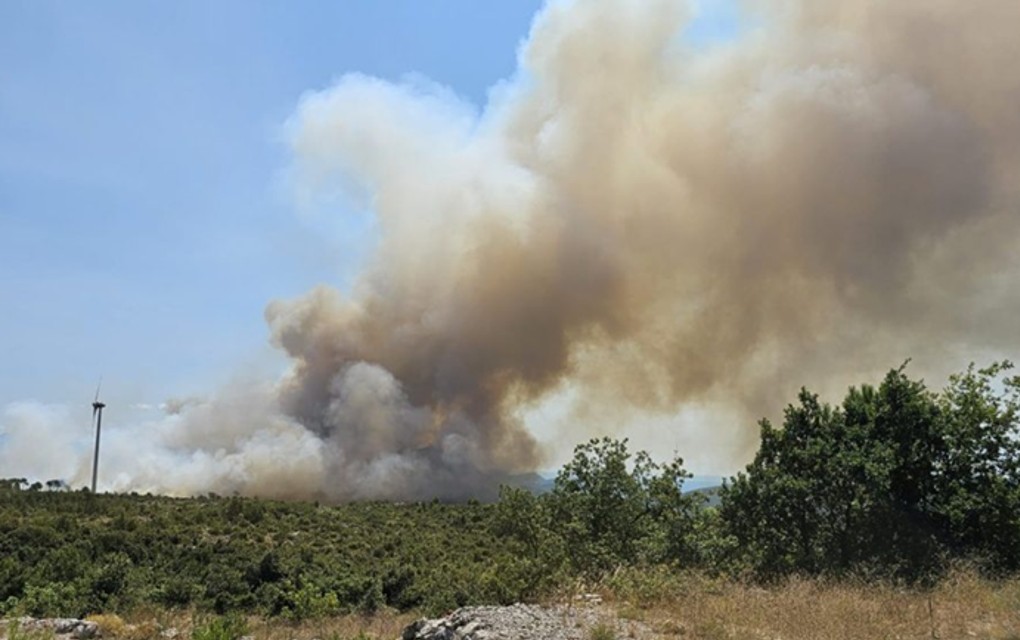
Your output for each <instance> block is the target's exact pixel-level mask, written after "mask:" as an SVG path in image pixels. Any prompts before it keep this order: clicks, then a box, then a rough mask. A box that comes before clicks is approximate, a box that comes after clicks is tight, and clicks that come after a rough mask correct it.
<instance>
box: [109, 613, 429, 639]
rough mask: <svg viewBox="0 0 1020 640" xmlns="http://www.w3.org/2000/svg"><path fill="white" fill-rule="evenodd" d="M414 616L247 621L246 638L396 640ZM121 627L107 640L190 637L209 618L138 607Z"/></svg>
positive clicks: (355, 616)
mask: <svg viewBox="0 0 1020 640" xmlns="http://www.w3.org/2000/svg"><path fill="white" fill-rule="evenodd" d="M416 617H417V616H416V615H414V614H411V613H407V614H402V613H397V612H394V611H383V612H380V613H377V614H376V615H373V616H361V615H347V616H335V617H332V618H323V619H321V620H306V621H303V622H289V621H287V620H284V619H281V618H275V619H266V618H260V617H255V616H252V617H249V618H247V625H248V635H251V636H254V637H255V638H256V639H257V640H311V639H312V638H317V639H320V640H355V639H357V640H362V639H372V640H374V639H376V638H379V639H385V640H392V639H394V638H399V637H400V633H401V631H403V629H404V627H406V626H407V625H408V624H410V623H411V622H412V621H413V620H414V619H415V618H416ZM124 618H125V624H124V626H123V627H122V628H120V629H119V632H118V633H116V634H110V635H106V634H104V637H107V638H118V639H121V640H164V639H163V637H162V636H161V635H160V634H161V632H162V631H164V630H166V629H171V628H172V629H176V630H177V632H178V635H177V638H179V639H182V640H183V639H188V638H191V633H192V631H193V630H194V628H195V626H196V625H198V624H201V623H202V622H203V621H204V620H207V619H208V618H209V616H208V615H202V614H195V613H193V612H190V611H168V610H160V609H155V608H142V609H138V610H135V611H133V612H131V613H130V614H127V615H125V616H124Z"/></svg>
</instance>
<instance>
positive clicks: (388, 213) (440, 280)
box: [122, 0, 1020, 500]
mask: <svg viewBox="0 0 1020 640" xmlns="http://www.w3.org/2000/svg"><path fill="white" fill-rule="evenodd" d="M746 13H747V15H748V19H749V25H750V26H749V27H748V28H747V29H746V30H745V32H744V33H742V34H741V35H740V36H739V37H737V38H736V39H734V40H733V41H731V42H727V43H722V44H717V45H713V46H710V47H700V48H694V47H692V46H690V45H688V44H687V43H686V42H685V41H684V39H683V38H682V37H680V34H681V33H682V32H683V29H684V28H685V26H686V25H687V24H688V21H689V20H690V18H691V7H690V6H688V5H687V4H686V3H684V2H679V1H667V0H640V1H638V0H584V1H576V2H553V3H550V4H549V5H548V6H547V7H546V8H545V9H544V10H543V11H542V12H541V14H540V15H539V16H538V17H537V18H536V20H535V22H534V24H533V27H532V31H531V33H530V35H529V36H528V38H527V40H526V41H525V42H524V43H523V44H522V46H521V49H520V51H519V69H518V72H517V74H516V75H515V77H513V78H512V79H510V80H507V81H505V82H503V83H501V84H498V85H496V86H495V87H494V88H493V89H492V91H491V94H490V100H489V102H488V104H487V105H486V106H485V107H484V109H483V110H482V111H480V112H479V111H477V110H476V109H475V108H474V107H473V106H472V105H470V104H468V103H466V102H464V101H463V100H461V99H459V98H458V97H457V96H455V95H453V94H452V93H451V92H450V91H448V90H446V89H444V88H442V87H439V86H436V85H433V84H430V83H429V82H428V81H425V80H422V79H411V80H408V81H407V82H405V83H390V82H386V81H382V80H379V79H375V78H371V77H366V76H363V75H357V74H354V75H347V76H344V77H342V78H341V79H340V80H339V81H338V82H337V83H336V84H335V85H334V86H332V87H330V88H329V89H326V90H324V91H319V92H315V93H310V94H308V95H306V96H304V97H303V98H302V100H301V102H300V105H299V107H298V109H297V112H296V113H295V114H294V115H293V117H292V118H291V120H290V121H289V123H288V124H287V132H288V135H289V139H290V141H291V145H292V148H293V153H294V158H295V162H294V180H295V186H296V188H297V192H298V196H299V199H300V200H301V201H302V202H306V203H307V202H318V203H321V202H328V201H330V200H331V199H336V198H337V197H339V198H341V199H342V201H344V202H346V203H347V208H350V206H351V205H353V206H356V207H360V208H363V209H367V210H370V211H371V212H372V213H373V214H374V215H375V216H376V219H377V223H378V241H377V246H376V247H375V250H374V253H373V254H372V255H371V257H370V258H369V259H368V261H367V263H366V264H365V265H364V268H363V270H362V272H361V273H360V275H359V276H358V278H357V280H356V282H355V283H354V285H353V287H352V289H351V291H350V292H349V293H348V294H343V293H341V292H340V291H338V290H336V289H333V288H330V287H326V286H322V287H318V288H316V289H314V290H312V291H311V292H309V293H308V294H306V295H304V296H302V297H300V298H297V299H294V300H280V301H274V302H272V303H271V304H270V305H269V306H268V308H267V310H266V319H267V321H268V324H269V327H270V329H271V334H272V341H273V343H274V344H275V345H277V346H278V347H279V348H280V349H282V350H283V351H284V352H285V353H286V354H287V355H288V357H289V358H290V359H291V361H292V368H291V370H290V372H289V373H288V375H287V376H286V377H285V379H284V380H283V381H282V382H280V383H279V384H278V385H273V386H271V387H270V388H267V389H262V390H260V391H258V392H253V391H251V390H250V389H247V390H245V391H244V392H243V393H241V397H242V400H240V401H237V400H236V399H235V401H231V400H230V399H229V398H230V397H231V396H230V394H225V396H224V398H216V399H213V400H211V401H210V402H208V403H204V404H200V405H195V406H193V407H189V408H187V409H186V410H184V411H183V412H182V413H181V415H180V416H174V417H173V422H172V424H171V426H168V427H165V428H163V429H162V431H161V432H160V433H161V434H162V435H161V436H160V441H159V444H158V445H155V446H154V447H153V451H154V453H153V454H152V459H151V460H150V462H149V464H148V466H147V467H146V468H147V469H148V470H149V472H147V473H146V474H143V475H139V474H138V473H136V472H130V473H127V472H126V473H125V475H124V478H125V480H124V483H123V485H122V486H125V487H126V486H132V487H155V488H156V489H158V490H164V491H170V492H196V491H200V490H216V491H221V492H222V491H225V490H227V491H229V490H233V491H238V492H241V493H248V494H267V495H274V496H281V497H312V496H315V497H319V496H322V497H326V498H328V499H336V500H343V499H361V498H399V499H413V498H422V497H431V496H433V495H439V496H443V497H449V498H458V497H465V496H469V495H477V494H479V493H484V492H486V491H491V489H492V487H494V486H495V485H496V484H497V483H498V482H500V481H503V480H505V479H506V478H507V477H509V476H510V475H512V474H515V473H520V472H525V471H529V470H533V469H535V468H536V467H538V466H540V465H542V464H543V463H544V461H545V460H546V458H545V454H544V451H543V448H542V446H540V445H539V442H538V440H537V439H536V436H535V429H534V428H533V424H532V421H533V420H537V419H540V418H541V416H542V415H548V413H549V412H550V411H552V410H550V409H549V407H550V406H554V407H555V406H558V409H556V411H552V412H553V413H557V415H559V418H558V419H557V420H556V421H555V422H557V424H555V425H553V426H552V427H551V430H552V431H553V432H555V435H552V436H548V437H547V438H546V441H550V442H561V441H576V440H577V439H580V438H582V437H585V436H587V435H590V434H592V433H595V432H613V433H621V432H624V431H626V428H625V426H626V425H631V431H632V432H636V433H637V437H635V440H636V441H637V443H638V444H643V445H644V446H646V447H649V448H653V450H654V449H655V447H654V445H655V443H656V439H657V438H658V439H659V440H662V441H663V442H664V441H665V440H666V439H664V438H663V436H662V434H663V431H662V430H661V424H662V422H661V421H662V420H663V419H664V418H663V417H666V418H665V419H667V422H668V419H669V417H670V416H673V417H676V416H687V418H686V419H678V420H679V421H678V422H676V423H675V424H672V423H670V424H671V425H672V426H670V427H669V429H672V430H673V431H679V432H681V434H680V435H676V436H675V437H673V439H672V440H669V445H673V444H675V443H677V442H680V443H684V446H683V447H682V451H681V452H682V453H684V455H685V456H686V457H688V458H689V459H690V458H695V459H697V458H698V456H704V459H708V460H712V461H714V463H715V464H717V465H718V464H729V465H734V464H735V463H739V462H743V461H744V460H745V459H746V457H747V456H748V455H749V453H750V452H751V451H752V449H753V447H754V446H755V445H756V443H757V432H756V430H755V429H754V428H753V426H752V425H753V423H754V420H755V418H756V417H758V416H761V415H772V416H776V414H777V412H778V411H779V409H780V408H781V406H782V405H783V404H784V403H785V402H787V401H789V400H790V399H791V398H792V397H793V393H794V392H795V390H796V388H797V387H799V386H801V385H804V384H807V385H809V386H811V387H812V388H816V389H819V388H820V389H821V390H822V391H832V392H835V391H838V390H839V389H841V388H842V387H843V386H845V384H847V383H850V382H859V381H860V379H861V377H862V376H866V375H873V374H876V373H877V372H879V371H881V370H883V369H886V368H888V367H890V366H895V365H897V364H899V363H900V362H901V361H902V360H903V359H905V358H906V357H913V358H914V360H915V364H916V366H917V368H916V369H914V371H915V372H916V371H920V372H921V373H924V374H926V375H943V374H944V373H946V372H947V371H950V370H953V369H956V368H959V367H960V366H962V365H965V364H966V362H968V361H970V360H973V359H978V360H980V359H982V358H985V357H987V356H989V355H994V356H996V357H1006V356H1010V355H1013V354H1015V353H1016V350H1017V346H1018V335H1017V333H1016V330H1015V326H1016V321H1015V318H1016V317H1017V312H1018V311H1020V294H1018V289H1017V288H1016V283H1017V282H1018V276H1020V259H1018V258H1017V254H1016V246H1017V241H1018V240H1020V215H1018V210H1017V208H1018V205H1020V180H1018V178H1017V176H1020V109H1017V105H1018V104H1020V69H1018V67H1017V65H1016V64H1015V61H1016V60H1020V38H1017V37H1016V34H1015V26H1014V25H1017V24H1020V3H1017V2H1015V0H983V1H982V2H980V3H961V2H956V1H951V0H897V2H894V3H893V2H888V0H843V1H840V2H835V1H822V0H775V1H771V2H754V3H748V4H747V6H746ZM253 397H256V398H258V400H257V401H253V400H252V398H253ZM543 412H544V413H543ZM649 420H651V421H655V420H659V422H658V423H656V424H659V425H660V430H658V431H655V430H651V431H648V432H647V433H645V435H644V436H642V434H641V428H640V425H642V424H650V423H649V422H648V421H649ZM164 423H165V421H164ZM633 425H638V426H637V427H634V426H633ZM529 427H532V428H529ZM649 434H651V435H649ZM642 437H645V440H642ZM671 437H672V436H671ZM660 449H661V446H660ZM167 451H170V452H173V455H174V456H176V458H177V459H179V458H180V457H181V456H184V457H186V458H187V459H188V460H189V462H190V463H191V465H192V466H191V467H190V471H191V474H190V475H188V474H180V473H171V472H169V471H166V469H167V468H168V467H167V465H165V464H162V463H160V462H159V461H158V460H159V459H160V458H159V456H161V455H164V454H165V452H167ZM705 451H710V452H711V453H704V452H705ZM135 466H137V465H135ZM130 467H131V465H128V467H127V468H130ZM132 473H134V475H132ZM163 473H168V474H169V475H167V476H164V477H156V476H159V475H160V474H163ZM182 476H186V477H182ZM224 487H226V489H224Z"/></svg>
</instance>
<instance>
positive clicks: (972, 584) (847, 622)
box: [604, 571, 1020, 640]
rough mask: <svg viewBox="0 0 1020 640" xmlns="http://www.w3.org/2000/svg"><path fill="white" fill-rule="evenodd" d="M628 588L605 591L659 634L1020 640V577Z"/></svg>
mask: <svg viewBox="0 0 1020 640" xmlns="http://www.w3.org/2000/svg"><path fill="white" fill-rule="evenodd" d="M653 579H654V578H653ZM659 586H660V587H664V586H666V585H661V584H660V585H659ZM621 591H622V592H623V593H621ZM630 591H631V592H630V593H626V592H627V589H617V590H608V589H607V590H606V591H604V593H605V595H606V597H607V598H608V599H610V600H611V601H612V602H613V605H614V606H615V607H616V608H617V610H618V611H620V612H621V613H624V614H626V616H627V617H630V618H632V619H634V618H637V619H640V620H642V621H643V622H644V623H645V624H647V625H649V626H650V627H651V629H653V630H654V631H656V632H657V634H658V635H660V636H662V637H678V636H682V637H684V638H691V639H702V638H704V639H710V640H716V639H718V640H723V639H733V640H744V639H748V640H749V639H755V640H763V639H776V640H778V639H783V640H800V639H803V640H828V639H833V640H835V639H839V640H853V639H856V638H861V639H864V638H867V639H869V640H870V639H872V638H904V639H905V638H918V639H920V638H927V639H929V640H930V639H932V638H938V639H940V640H948V639H951V638H989V639H999V640H1007V639H1011V640H1020V580H1012V581H1008V582H990V581H987V580H983V579H981V578H979V577H977V576H976V575H975V574H973V573H971V572H966V571H961V572H957V573H955V574H954V575H953V576H952V577H951V578H950V579H948V580H947V581H946V582H944V583H943V584H942V585H941V586H939V587H938V588H936V589H934V590H932V591H930V592H925V591H919V590H912V589H906V588H899V587H895V586H889V585H874V584H871V585H855V584H846V583H842V584H831V583H826V582H822V581H817V580H797V579H795V580H790V581H788V582H787V583H785V584H783V585H781V586H775V587H770V588H768V589H763V588H760V587H755V586H751V585H748V584H743V583H740V582H734V581H713V580H707V579H703V578H699V577H696V576H694V577H692V576H687V577H686V579H683V580H677V581H676V582H675V583H674V584H673V585H672V588H664V589H662V590H660V591H658V594H657V595H658V597H654V598H653V597H650V595H651V594H650V592H647V591H646V592H645V593H643V594H640V595H641V597H639V598H636V599H635V598H634V597H633V596H634V593H633V592H634V590H633V589H631V590H630ZM639 592H640V590H639ZM627 596H630V597H627Z"/></svg>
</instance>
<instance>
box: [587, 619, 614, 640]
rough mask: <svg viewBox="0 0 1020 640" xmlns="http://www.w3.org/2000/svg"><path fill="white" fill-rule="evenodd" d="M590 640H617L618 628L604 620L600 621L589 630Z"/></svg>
mask: <svg viewBox="0 0 1020 640" xmlns="http://www.w3.org/2000/svg"><path fill="white" fill-rule="evenodd" d="M588 638H589V640H616V630H615V629H613V627H611V626H609V625H608V624H606V623H604V622H599V623H598V624H596V625H595V626H594V627H592V628H591V629H590V630H589V631H588Z"/></svg>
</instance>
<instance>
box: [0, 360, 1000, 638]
mask: <svg viewBox="0 0 1020 640" xmlns="http://www.w3.org/2000/svg"><path fill="white" fill-rule="evenodd" d="M1009 368H1010V365H1009V364H1008V363H1002V364H996V365H993V366H991V367H989V368H987V369H982V370H976V369H974V368H970V369H968V370H967V371H965V372H963V373H961V374H959V375H956V376H953V377H952V378H951V380H950V383H949V385H948V386H947V387H946V388H945V389H943V390H942V391H938V392H935V391H931V390H929V389H927V388H926V387H925V385H924V384H923V383H922V382H920V381H917V380H911V379H910V378H909V377H908V376H907V375H906V372H905V370H904V368H902V367H901V368H900V369H896V370H893V371H891V372H889V374H888V375H887V376H886V377H885V379H884V380H883V381H882V382H881V384H879V385H878V386H876V387H873V386H862V387H859V388H851V389H850V390H849V392H848V393H847V395H846V397H845V399H844V400H843V402H842V403H841V404H840V405H838V406H830V405H827V404H824V403H822V402H820V401H819V399H818V397H817V396H816V395H813V394H811V393H809V392H807V391H802V392H801V394H800V396H799V398H798V400H797V402H796V403H795V404H793V405H791V406H789V407H788V408H787V410H786V412H785V417H784V421H783V425H782V427H781V428H776V427H773V426H772V425H771V424H770V423H769V422H767V421H762V422H761V424H760V426H761V447H760V450H759V452H758V454H757V455H756V457H755V459H754V460H753V462H752V463H751V464H750V465H748V466H747V468H746V470H745V471H744V472H742V473H740V474H738V475H737V476H736V477H735V478H732V479H731V480H730V481H728V482H727V483H726V484H725V485H724V487H723V488H722V489H721V490H720V497H721V505H720V506H719V507H709V506H707V505H706V504H705V499H704V497H703V496H702V495H701V494H698V493H684V492H683V483H684V480H685V479H687V478H689V477H690V475H689V474H688V473H687V472H686V471H685V470H684V467H683V461H682V460H681V459H679V458H677V459H674V460H672V461H670V462H667V463H656V462H654V461H653V460H652V459H651V458H650V457H649V456H648V455H647V454H646V453H644V452H637V453H632V452H631V451H629V449H628V447H627V442H626V441H618V440H613V439H601V440H593V441H591V442H588V443H586V444H583V445H581V446H579V447H578V448H577V449H576V451H575V455H574V458H573V459H572V460H571V462H570V463H568V464H567V465H565V466H564V468H563V469H562V470H561V471H560V473H559V474H558V476H557V478H556V480H555V484H554V487H553V489H552V490H551V491H550V492H548V493H546V494H542V495H538V496H536V495H533V494H531V493H530V492H528V491H525V490H523V489H515V488H504V489H503V491H502V492H501V496H500V500H499V501H498V502H497V503H496V504H492V505H484V504H479V503H476V502H474V503H469V504H462V505H450V504H440V503H438V502H432V503H422V504H385V503H362V504H348V505H340V506H324V505H318V504H308V503H281V502H273V501H263V500H255V499H243V498H216V497H205V498H195V499H171V498H164V497H154V496H125V495H91V494H89V493H87V492H74V493H71V492H64V491H59V490H51V491H44V490H40V489H41V488H42V487H32V486H31V485H27V483H24V482H21V481H20V479H17V480H15V481H8V482H2V483H0V615H3V614H6V615H10V614H28V615H83V614H87V613H94V612H100V611H105V612H110V611H123V610H127V609H130V608H133V607H136V606H139V605H152V604H156V605H160V606H164V607H171V608H175V607H182V608H186V607H191V608H197V609H200V610H212V611H216V612H220V613H225V612H235V611H237V612H253V613H261V614H264V615H269V616H285V617H291V618H295V619H300V618H309V617H321V616H325V615H332V614H336V613H343V612H350V611H365V612H370V611H374V610H376V609H378V608H379V607H384V606H386V607H394V608H397V609H400V610H407V609H423V610H425V611H428V612H440V611H445V610H449V609H452V608H455V607H457V606H462V605H467V604H481V603H509V602H513V601H518V600H528V599H534V598H537V597H541V596H542V595H543V594H546V593H548V592H550V590H553V589H555V588H557V587H559V586H561V585H564V584H568V583H569V582H570V581H573V580H576V579H578V578H585V579H599V578H601V577H604V576H606V575H607V574H609V573H610V572H613V571H614V570H615V569H617V568H619V567H651V566H654V567H658V568H660V571H661V569H662V568H668V569H669V570H671V571H699V572H705V573H711V574H721V575H730V576H738V577H741V578H746V579H753V580H759V581H765V582H768V581H774V580H780V579H782V578H784V577H786V576H789V575H792V574H800V575H811V576H827V577H833V578H846V577H860V578H866V579H882V580H892V581H897V582H902V583H905V584H919V583H920V584H921V585H924V584H928V583H931V582H934V581H936V580H938V579H939V577H940V576H942V575H943V574H944V572H945V571H946V570H947V568H948V567H950V566H951V565H952V564H953V563H954V562H958V561H965V562H967V563H970V564H971V565H973V566H975V567H977V568H978V569H979V570H981V571H983V572H985V573H987V574H989V575H992V576H1000V575H1005V574H1011V573H1015V572H1017V571H1018V569H1020V442H1018V435H1020V434H1018V426H1020V425H1018V420H1020V380H1018V379H1017V378H1015V377H1013V378H1011V377H1008V376H1007V373H1008V371H1009ZM48 488H50V489H60V488H61V487H58V486H56V485H54V486H53V487H48Z"/></svg>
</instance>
